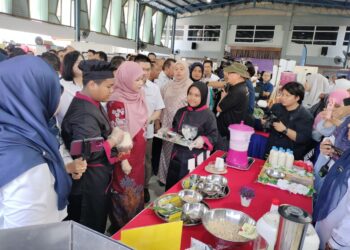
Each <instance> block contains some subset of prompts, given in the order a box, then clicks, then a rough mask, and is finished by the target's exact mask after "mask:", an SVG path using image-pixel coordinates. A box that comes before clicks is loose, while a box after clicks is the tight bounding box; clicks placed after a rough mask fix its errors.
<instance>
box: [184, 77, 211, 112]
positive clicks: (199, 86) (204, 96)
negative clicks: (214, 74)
mask: <svg viewBox="0 0 350 250" xmlns="http://www.w3.org/2000/svg"><path fill="white" fill-rule="evenodd" d="M192 87H196V88H197V89H199V92H200V93H201V102H200V104H199V105H198V106H197V107H192V109H194V110H196V109H199V108H201V107H203V106H205V105H206V104H207V98H208V87H207V85H205V83H203V82H199V81H198V82H194V83H192V85H191V86H190V87H189V88H188V90H187V95H188V93H189V92H190V89H191V88H192Z"/></svg>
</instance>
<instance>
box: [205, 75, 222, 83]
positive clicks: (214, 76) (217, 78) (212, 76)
mask: <svg viewBox="0 0 350 250" xmlns="http://www.w3.org/2000/svg"><path fill="white" fill-rule="evenodd" d="M219 80H220V77H218V76H217V75H215V74H213V73H212V74H211V75H210V77H204V78H203V80H202V81H203V82H216V81H219Z"/></svg>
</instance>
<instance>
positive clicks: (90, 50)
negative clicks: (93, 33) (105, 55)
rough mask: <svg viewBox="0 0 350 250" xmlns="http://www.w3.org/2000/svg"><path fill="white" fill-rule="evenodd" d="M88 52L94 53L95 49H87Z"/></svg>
mask: <svg viewBox="0 0 350 250" xmlns="http://www.w3.org/2000/svg"><path fill="white" fill-rule="evenodd" d="M87 52H88V53H89V52H90V53H92V54H94V55H95V54H96V51H95V50H93V49H89V50H88V51H87Z"/></svg>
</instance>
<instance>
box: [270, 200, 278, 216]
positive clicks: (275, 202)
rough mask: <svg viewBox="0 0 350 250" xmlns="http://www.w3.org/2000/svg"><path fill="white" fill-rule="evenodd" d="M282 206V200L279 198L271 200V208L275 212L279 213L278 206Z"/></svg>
mask: <svg viewBox="0 0 350 250" xmlns="http://www.w3.org/2000/svg"><path fill="white" fill-rule="evenodd" d="M279 206H280V200H279V199H276V198H275V199H272V202H271V208H270V212H275V213H277V211H278V207H279Z"/></svg>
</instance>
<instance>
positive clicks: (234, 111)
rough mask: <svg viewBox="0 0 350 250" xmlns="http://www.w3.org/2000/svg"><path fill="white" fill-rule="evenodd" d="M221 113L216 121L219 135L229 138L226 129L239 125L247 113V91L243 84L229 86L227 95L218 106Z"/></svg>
mask: <svg viewBox="0 0 350 250" xmlns="http://www.w3.org/2000/svg"><path fill="white" fill-rule="evenodd" d="M218 105H219V107H220V108H221V110H222V111H221V112H220V114H219V117H218V119H217V124H218V129H219V132H220V135H221V136H223V137H229V135H230V133H229V130H228V127H229V126H230V125H231V124H236V123H240V122H241V121H244V120H245V118H246V113H247V111H248V90H247V86H246V83H245V82H241V83H238V84H235V85H230V87H229V90H228V94H227V96H225V97H224V98H223V99H222V100H221V102H220V103H219V104H218Z"/></svg>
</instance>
